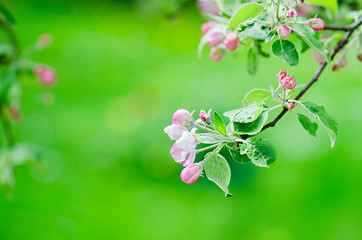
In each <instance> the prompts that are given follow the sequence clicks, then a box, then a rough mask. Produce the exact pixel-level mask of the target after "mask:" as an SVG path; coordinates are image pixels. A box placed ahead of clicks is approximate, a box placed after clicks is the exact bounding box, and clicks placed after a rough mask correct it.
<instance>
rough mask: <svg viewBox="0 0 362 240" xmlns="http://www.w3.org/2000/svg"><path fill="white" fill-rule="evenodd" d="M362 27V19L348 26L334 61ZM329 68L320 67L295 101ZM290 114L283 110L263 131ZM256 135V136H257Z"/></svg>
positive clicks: (332, 53)
mask: <svg viewBox="0 0 362 240" xmlns="http://www.w3.org/2000/svg"><path fill="white" fill-rule="evenodd" d="M361 25H362V18H360V19H358V21H356V22H355V23H354V24H352V25H350V26H348V29H349V30H348V31H347V32H346V34H345V35H344V36H343V38H342V39H341V40H340V41H339V42H338V43H337V45H336V47H335V48H334V49H333V50H332V52H331V59H332V60H333V59H334V57H335V56H336V54H337V53H338V52H339V51H340V50H341V49H342V48H343V47H344V46H345V45H346V44H347V43H348V39H349V37H350V36H351V35H352V33H353V32H354V31H355V30H356V29H357V28H358V27H359V26H361ZM326 66H327V62H324V63H322V64H321V65H320V67H319V68H318V70H317V72H316V73H315V74H314V76H313V78H312V79H311V80H310V81H309V82H308V84H307V85H306V86H305V87H304V88H303V89H302V91H300V93H299V94H298V95H297V96H296V97H295V99H294V100H299V99H300V98H301V97H302V96H303V95H304V94H305V93H306V92H307V91H308V89H309V88H310V87H311V86H312V85H313V84H314V83H315V82H317V81H318V78H319V76H320V75H321V73H322V72H323V70H324V69H325V68H326ZM287 112H288V108H283V110H282V111H281V112H280V113H279V115H278V116H277V117H276V118H274V120H273V121H271V122H269V123H268V124H266V125H265V126H264V127H263V128H262V130H261V131H260V132H262V131H264V130H266V129H268V128H270V127H274V126H275V124H277V122H278V121H279V120H280V119H281V118H282V117H283V116H284V115H285V114H286V113H287ZM260 132H259V133H260ZM255 135H256V134H255ZM255 135H246V136H244V137H245V138H248V137H252V136H255Z"/></svg>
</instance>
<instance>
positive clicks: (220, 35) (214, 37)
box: [201, 22, 239, 62]
mask: <svg viewBox="0 0 362 240" xmlns="http://www.w3.org/2000/svg"><path fill="white" fill-rule="evenodd" d="M214 26H215V24H214V23H213V22H206V23H204V24H203V25H202V26H201V33H202V34H203V35H205V34H206V33H208V35H207V39H206V43H207V44H208V45H209V46H212V48H211V50H210V55H209V57H210V58H211V59H212V60H214V61H215V62H219V61H221V60H222V59H223V57H224V55H225V50H226V49H227V50H230V51H234V50H235V49H237V48H238V46H239V37H238V35H237V34H236V32H233V31H229V32H227V33H225V31H223V30H220V29H212V28H213V27H214Z"/></svg>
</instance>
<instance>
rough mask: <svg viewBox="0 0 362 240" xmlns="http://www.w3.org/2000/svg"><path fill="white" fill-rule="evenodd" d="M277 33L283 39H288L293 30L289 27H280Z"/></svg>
mask: <svg viewBox="0 0 362 240" xmlns="http://www.w3.org/2000/svg"><path fill="white" fill-rule="evenodd" d="M277 32H278V34H279V35H280V36H281V37H283V38H287V37H289V35H290V33H291V32H292V29H290V28H289V27H287V26H285V25H279V26H278V28H277Z"/></svg>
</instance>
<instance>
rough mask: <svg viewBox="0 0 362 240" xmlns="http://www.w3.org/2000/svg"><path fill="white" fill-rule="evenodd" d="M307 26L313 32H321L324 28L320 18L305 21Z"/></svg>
mask: <svg viewBox="0 0 362 240" xmlns="http://www.w3.org/2000/svg"><path fill="white" fill-rule="evenodd" d="M307 24H308V25H309V26H310V27H311V28H313V30H314V31H315V32H318V31H321V30H323V28H324V21H323V20H322V19H320V18H311V19H309V20H308V21H307Z"/></svg>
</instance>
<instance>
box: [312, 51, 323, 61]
mask: <svg viewBox="0 0 362 240" xmlns="http://www.w3.org/2000/svg"><path fill="white" fill-rule="evenodd" d="M313 58H314V59H315V60H316V61H317V62H319V63H324V62H325V60H324V58H323V57H322V56H321V55H320V54H319V53H317V52H315V51H313Z"/></svg>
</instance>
